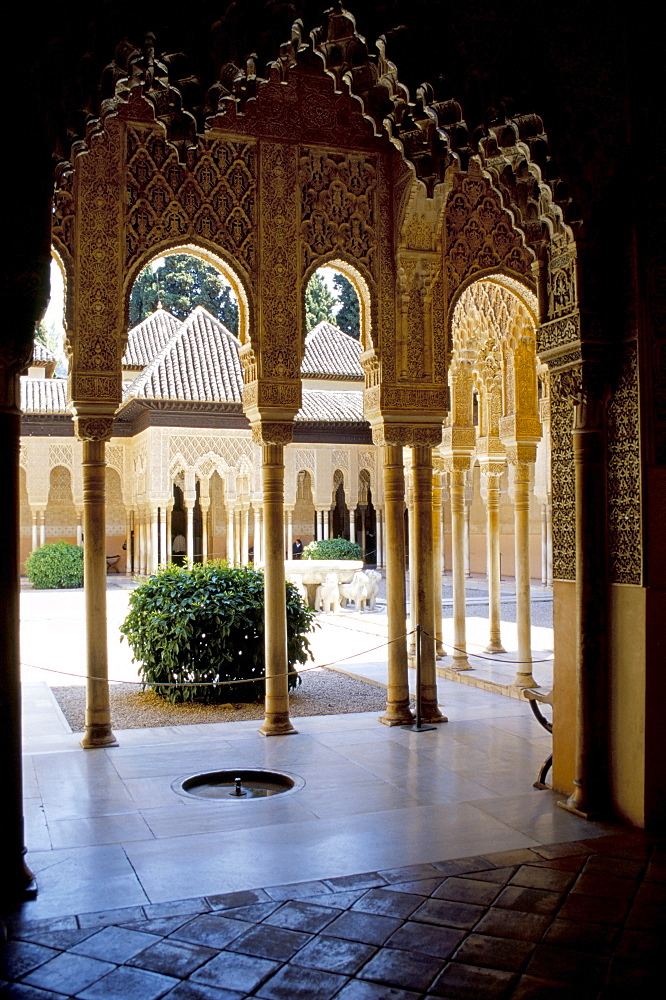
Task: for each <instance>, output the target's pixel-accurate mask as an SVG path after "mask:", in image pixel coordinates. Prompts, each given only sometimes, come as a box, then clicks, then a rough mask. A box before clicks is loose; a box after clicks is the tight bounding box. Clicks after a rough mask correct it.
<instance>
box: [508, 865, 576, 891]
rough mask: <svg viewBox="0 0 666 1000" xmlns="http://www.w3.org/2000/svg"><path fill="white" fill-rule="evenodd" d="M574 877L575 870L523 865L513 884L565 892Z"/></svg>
mask: <svg viewBox="0 0 666 1000" xmlns="http://www.w3.org/2000/svg"><path fill="white" fill-rule="evenodd" d="M574 878H575V875H574V874H573V872H567V871H558V870H557V869H556V868H538V867H536V866H534V865H521V867H520V868H519V869H518V871H517V872H516V874H515V875H514V876H513V878H512V879H511V885H520V886H523V887H524V888H526V889H550V890H551V891H552V892H565V891H566V890H567V889H568V888H569V886H570V885H571V883H572V882H573V880H574Z"/></svg>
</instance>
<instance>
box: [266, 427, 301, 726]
mask: <svg viewBox="0 0 666 1000" xmlns="http://www.w3.org/2000/svg"><path fill="white" fill-rule="evenodd" d="M261 471H262V481H263V490H264V609H265V612H264V613H265V625H264V637H265V650H266V652H265V656H266V707H265V718H264V724H263V726H262V727H261V729H260V730H259V732H260V733H261V734H262V735H263V736H284V735H288V734H290V733H295V732H296V730H295V729H294V727H293V726H292V724H291V720H290V718H289V684H288V682H289V678H288V674H287V671H288V669H289V665H288V659H287V607H286V588H285V573H284V549H283V546H284V446H283V445H281V444H264V445H263V446H262V470H261Z"/></svg>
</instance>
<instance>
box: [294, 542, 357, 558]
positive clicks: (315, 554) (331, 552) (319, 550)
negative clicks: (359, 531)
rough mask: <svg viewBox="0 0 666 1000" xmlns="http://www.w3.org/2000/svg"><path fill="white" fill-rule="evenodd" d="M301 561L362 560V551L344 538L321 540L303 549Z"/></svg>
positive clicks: (354, 543)
mask: <svg viewBox="0 0 666 1000" xmlns="http://www.w3.org/2000/svg"><path fill="white" fill-rule="evenodd" d="M302 558H303V559H362V558H363V550H362V548H361V546H360V545H357V544H356V542H349V541H347V539H346V538H321V539H320V540H319V541H318V542H310V544H309V545H306V546H305V548H304V549H303V557H302Z"/></svg>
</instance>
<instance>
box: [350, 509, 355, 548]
mask: <svg viewBox="0 0 666 1000" xmlns="http://www.w3.org/2000/svg"><path fill="white" fill-rule="evenodd" d="M349 541H350V542H355V541H356V507H354V509H353V510H350V511H349Z"/></svg>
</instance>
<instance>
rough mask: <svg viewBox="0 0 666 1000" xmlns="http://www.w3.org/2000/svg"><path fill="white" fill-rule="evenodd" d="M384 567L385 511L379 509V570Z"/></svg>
mask: <svg viewBox="0 0 666 1000" xmlns="http://www.w3.org/2000/svg"><path fill="white" fill-rule="evenodd" d="M383 565H384V509H383V507H378V508H377V569H381V568H382V567H383Z"/></svg>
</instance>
